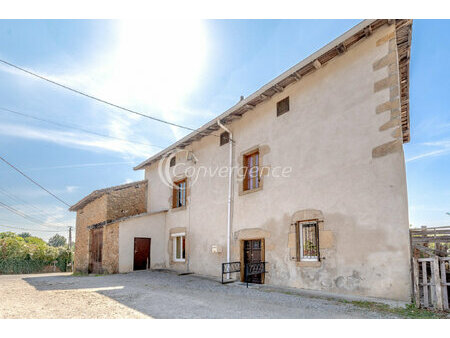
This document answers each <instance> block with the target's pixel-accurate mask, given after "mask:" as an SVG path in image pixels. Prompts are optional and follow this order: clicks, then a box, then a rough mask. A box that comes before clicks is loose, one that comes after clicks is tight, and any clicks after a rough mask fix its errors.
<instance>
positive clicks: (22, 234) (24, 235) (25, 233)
mask: <svg viewBox="0 0 450 338" xmlns="http://www.w3.org/2000/svg"><path fill="white" fill-rule="evenodd" d="M17 236H19V237H22V238H23V239H25V238H27V237H31V234H30V233H29V232H22V233H21V234H18V235H17Z"/></svg>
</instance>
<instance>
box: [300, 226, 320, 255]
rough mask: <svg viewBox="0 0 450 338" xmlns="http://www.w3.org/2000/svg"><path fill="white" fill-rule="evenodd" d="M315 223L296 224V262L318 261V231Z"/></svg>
mask: <svg viewBox="0 0 450 338" xmlns="http://www.w3.org/2000/svg"><path fill="white" fill-rule="evenodd" d="M318 230H319V229H318V226H317V222H304V223H301V222H299V223H297V243H298V246H297V249H298V255H297V256H298V257H297V258H298V260H300V261H318V260H319V231H318Z"/></svg>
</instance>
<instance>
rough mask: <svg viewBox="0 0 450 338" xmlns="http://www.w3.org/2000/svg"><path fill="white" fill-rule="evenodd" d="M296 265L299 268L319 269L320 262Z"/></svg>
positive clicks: (300, 262) (304, 262)
mask: <svg viewBox="0 0 450 338" xmlns="http://www.w3.org/2000/svg"><path fill="white" fill-rule="evenodd" d="M296 265H297V266H298V267H300V268H320V267H321V266H322V262H320V261H299V262H297V263H296Z"/></svg>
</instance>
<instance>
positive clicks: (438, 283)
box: [433, 256, 443, 311]
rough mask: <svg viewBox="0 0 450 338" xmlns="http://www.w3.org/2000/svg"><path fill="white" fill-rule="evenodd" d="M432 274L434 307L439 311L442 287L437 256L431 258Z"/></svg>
mask: <svg viewBox="0 0 450 338" xmlns="http://www.w3.org/2000/svg"><path fill="white" fill-rule="evenodd" d="M433 275H434V284H435V287H434V289H435V290H436V308H437V309H438V310H440V311H442V310H443V306H442V288H441V276H440V274H439V257H438V256H434V258H433Z"/></svg>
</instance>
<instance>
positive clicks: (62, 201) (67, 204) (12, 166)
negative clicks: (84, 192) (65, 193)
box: [0, 156, 70, 207]
mask: <svg viewBox="0 0 450 338" xmlns="http://www.w3.org/2000/svg"><path fill="white" fill-rule="evenodd" d="M0 160H2V161H3V162H5V163H6V164H7V165H9V166H10V167H11V168H13V169H14V170H15V171H17V172H18V173H19V174H21V175H22V176H24V177H25V178H27V179H28V180H29V181H31V182H32V183H34V184H35V185H37V186H38V187H39V188H41V189H42V190H44V191H46V192H47V193H49V194H50V195H52V196H53V197H54V198H56V199H57V200H58V201H60V202H61V203H63V204H65V205H66V206H68V207H70V204H69V203H67V202H65V201H64V200H62V199H61V198H59V197H58V196H56V195H55V194H54V193H52V192H51V191H49V190H47V189H46V188H44V187H43V186H42V185H40V184H39V183H37V182H36V181H35V180H33V179H32V178H31V177H29V176H27V175H26V174H24V173H23V172H22V171H21V170H20V169H18V168H16V167H15V166H14V165H12V164H11V163H9V162H8V161H7V160H5V159H4V158H3V157H2V156H0Z"/></svg>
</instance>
